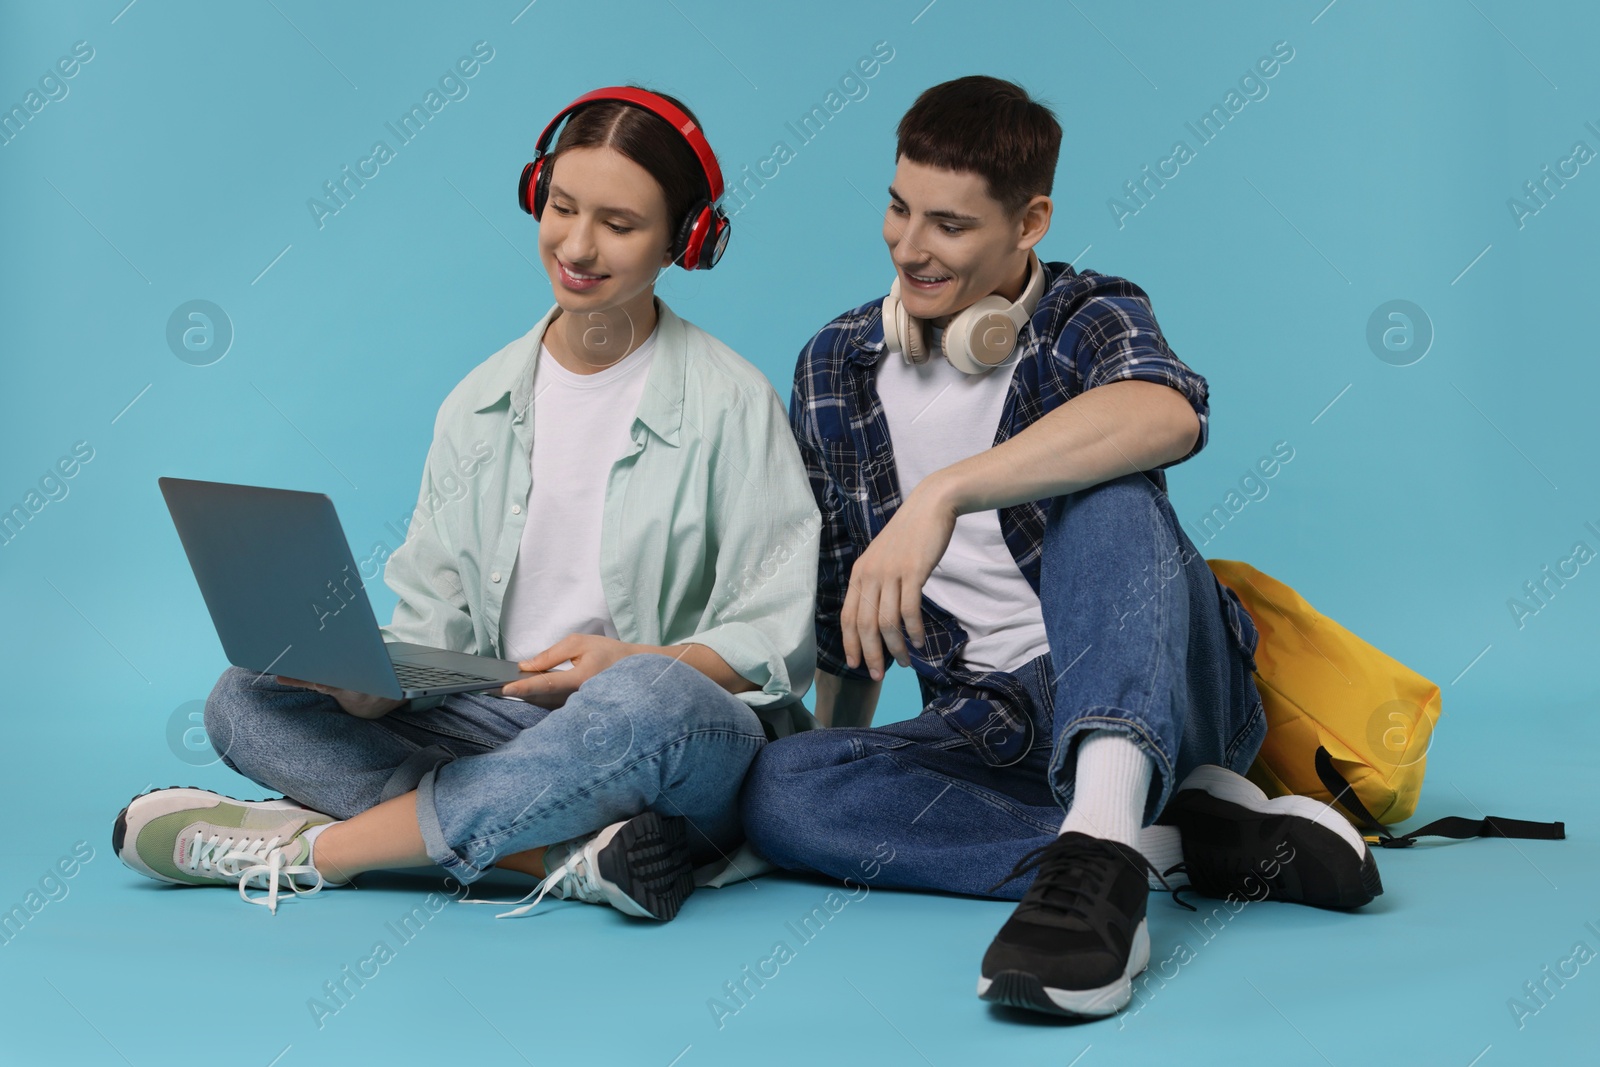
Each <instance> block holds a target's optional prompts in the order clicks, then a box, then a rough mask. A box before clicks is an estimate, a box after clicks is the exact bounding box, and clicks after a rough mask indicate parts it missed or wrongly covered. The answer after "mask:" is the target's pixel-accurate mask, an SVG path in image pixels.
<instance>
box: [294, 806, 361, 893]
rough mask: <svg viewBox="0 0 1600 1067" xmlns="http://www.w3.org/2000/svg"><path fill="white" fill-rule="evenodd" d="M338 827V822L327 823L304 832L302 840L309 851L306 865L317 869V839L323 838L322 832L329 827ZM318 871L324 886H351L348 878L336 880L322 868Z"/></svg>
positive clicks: (318, 868) (301, 835)
mask: <svg viewBox="0 0 1600 1067" xmlns="http://www.w3.org/2000/svg"><path fill="white" fill-rule="evenodd" d="M338 825H339V823H338V822H337V821H336V822H325V823H322V824H321V825H319V826H313V827H312V828H311V829H309V830H306V831H304V832H302V833H301V834H300V838H301V840H303V841H304V842H305V843H306V850H307V851H306V863H307V864H309V865H310V866H312V867H316V866H317V838H319V837H321V836H322V831H324V830H326V829H327V828H328V827H330V826H338ZM317 871H318V873H320V874H321V875H322V884H323V885H328V886H335V885H347V884H349V881H350V879H348V878H336V877H334V876H333V875H332V874H330V873H329V872H327V871H324V870H322V868H320V867H317Z"/></svg>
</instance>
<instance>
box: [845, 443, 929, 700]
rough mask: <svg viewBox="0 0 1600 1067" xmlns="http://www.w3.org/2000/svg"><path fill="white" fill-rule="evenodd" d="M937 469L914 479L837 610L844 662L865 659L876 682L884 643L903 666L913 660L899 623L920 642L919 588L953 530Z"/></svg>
mask: <svg viewBox="0 0 1600 1067" xmlns="http://www.w3.org/2000/svg"><path fill="white" fill-rule="evenodd" d="M940 473H941V472H935V473H934V474H931V475H929V476H928V477H927V478H924V479H923V480H922V481H921V482H919V483H917V486H916V488H915V489H913V490H912V491H911V495H910V496H908V497H907V498H906V499H905V502H904V503H903V504H901V505H900V509H899V510H898V511H896V512H895V513H894V518H892V519H890V520H889V523H888V525H887V526H885V527H884V528H883V530H882V531H881V532H880V533H879V534H878V536H877V537H875V538H873V540H872V544H870V545H868V546H867V550H866V551H865V552H863V553H861V556H860V557H859V558H858V559H857V560H856V562H855V566H853V567H852V568H851V569H850V588H849V590H848V591H847V592H846V593H845V597H844V607H843V609H842V610H841V611H840V612H839V625H840V628H841V629H842V630H843V632H844V656H845V662H846V663H848V664H849V665H850V666H852V667H859V666H861V663H862V660H865V661H866V664H867V670H868V671H869V672H870V673H871V675H872V678H873V680H874V681H879V680H881V679H882V678H883V670H884V667H885V663H884V655H883V653H884V648H885V647H887V648H888V651H889V655H891V656H893V657H894V659H895V662H897V663H899V664H900V665H901V666H902V667H908V666H910V665H911V656H910V654H909V653H908V652H907V651H906V643H905V640H904V639H903V638H902V637H901V635H900V628H901V626H902V625H903V626H904V627H905V632H906V635H907V636H909V637H910V639H911V644H912V645H914V646H916V647H917V648H921V647H922V641H923V638H924V636H925V635H924V632H923V628H922V587H923V585H924V584H926V582H927V581H928V576H929V575H930V574H932V573H933V568H934V567H936V566H938V564H939V560H940V559H942V558H943V557H944V552H945V549H947V548H949V547H950V537H951V535H952V534H954V533H955V529H956V509H955V506H954V504H953V503H951V502H950V500H949V498H948V496H947V494H946V493H945V492H944V484H945V483H944V480H943V479H942V478H940V476H939V475H940Z"/></svg>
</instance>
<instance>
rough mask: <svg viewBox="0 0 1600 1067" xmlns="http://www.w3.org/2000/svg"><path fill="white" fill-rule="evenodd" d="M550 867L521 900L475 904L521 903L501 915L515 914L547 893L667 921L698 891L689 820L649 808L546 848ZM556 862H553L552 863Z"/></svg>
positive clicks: (523, 913)
mask: <svg viewBox="0 0 1600 1067" xmlns="http://www.w3.org/2000/svg"><path fill="white" fill-rule="evenodd" d="M544 862H545V866H546V867H547V868H549V870H550V873H549V874H547V875H546V876H545V877H544V879H543V880H542V881H541V882H540V883H539V884H538V885H537V886H536V887H535V888H534V891H533V892H531V893H529V894H528V896H527V897H523V898H522V900H527V899H528V898H529V897H532V898H533V902H532V903H530V904H523V903H522V901H521V900H517V901H492V900H474V901H468V903H470V904H506V903H511V904H518V905H521V906H520V907H517V908H514V909H512V910H511V911H507V912H502V913H501V914H500V915H498V916H496V918H516V917H519V916H523V915H526V914H528V913H529V912H530V911H532V910H533V909H534V908H536V907H538V906H539V902H540V901H542V900H544V898H545V896H546V895H549V896H553V897H557V898H560V899H562V900H582V901H586V902H587V903H590V904H609V905H611V906H612V907H613V908H616V909H617V910H618V911H620V912H622V913H623V914H624V915H633V916H635V917H637V918H641V919H658V920H660V921H661V922H667V921H668V920H670V919H672V918H673V917H674V916H675V915H677V914H678V909H679V908H681V907H683V902H684V901H685V900H687V899H688V897H689V894H690V893H692V892H694V866H693V864H692V863H691V861H690V855H689V837H688V829H687V824H686V822H685V821H684V818H683V817H682V816H681V815H658V814H656V813H655V812H653V811H647V812H644V813H643V814H640V815H635V816H634V817H633V818H631V819H627V820H625V821H623V822H615V823H612V824H611V825H610V826H607V827H606V828H605V829H603V830H600V831H599V832H597V833H594V834H590V835H588V836H586V837H579V838H574V839H573V840H571V841H567V842H564V843H562V844H559V845H551V846H550V847H549V848H547V849H546V850H545V855H544ZM552 864H553V865H554V866H551V865H552Z"/></svg>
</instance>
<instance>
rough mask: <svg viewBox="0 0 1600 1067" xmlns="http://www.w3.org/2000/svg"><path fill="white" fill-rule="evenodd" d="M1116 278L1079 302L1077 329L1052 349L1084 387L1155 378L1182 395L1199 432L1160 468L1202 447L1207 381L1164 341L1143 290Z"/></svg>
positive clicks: (1207, 412)
mask: <svg viewBox="0 0 1600 1067" xmlns="http://www.w3.org/2000/svg"><path fill="white" fill-rule="evenodd" d="M1115 282H1116V284H1115V285H1107V286H1106V287H1105V290H1104V291H1103V292H1099V293H1094V294H1092V295H1090V296H1089V297H1088V298H1087V299H1086V300H1085V301H1084V303H1083V304H1082V305H1081V306H1080V307H1079V309H1078V310H1077V312H1076V313H1075V314H1074V316H1073V320H1075V321H1076V323H1077V324H1078V328H1077V329H1071V328H1069V329H1066V330H1063V331H1062V333H1061V337H1060V341H1059V342H1058V345H1057V350H1056V354H1057V358H1058V359H1065V360H1068V361H1069V362H1070V363H1071V364H1072V366H1071V367H1070V368H1069V377H1078V378H1079V380H1080V381H1081V383H1082V388H1083V389H1093V388H1095V387H1096V386H1100V385H1106V384H1108V383H1110V382H1120V381H1134V380H1137V381H1147V382H1157V383H1159V384H1161V385H1166V386H1170V387H1171V388H1173V389H1176V390H1177V391H1178V392H1180V393H1182V394H1183V396H1184V399H1186V400H1188V401H1189V406H1190V407H1192V408H1193V409H1194V413H1195V415H1196V416H1198V417H1199V419H1200V432H1199V434H1197V435H1196V436H1195V441H1194V446H1193V447H1192V448H1190V449H1189V451H1188V452H1187V453H1186V454H1184V455H1183V456H1182V457H1181V458H1179V459H1175V460H1172V461H1171V462H1169V463H1163V464H1160V466H1158V467H1156V468H1154V469H1156V470H1160V469H1162V468H1165V467H1171V466H1174V465H1176V464H1178V463H1182V462H1183V461H1184V460H1186V459H1188V458H1189V457H1190V456H1193V455H1194V454H1195V453H1197V452H1199V451H1200V450H1201V449H1202V448H1204V447H1205V444H1206V440H1207V436H1208V434H1209V423H1210V417H1211V406H1210V400H1209V389H1208V387H1207V385H1206V380H1205V379H1204V378H1202V377H1201V376H1200V375H1199V374H1197V373H1195V372H1194V371H1193V370H1191V369H1190V368H1189V367H1188V366H1187V365H1186V364H1184V362H1183V361H1182V360H1180V359H1179V358H1178V357H1177V356H1176V355H1175V354H1174V353H1173V351H1172V349H1171V347H1169V346H1168V344H1167V339H1166V338H1165V337H1164V336H1163V335H1162V333H1161V328H1160V326H1158V325H1157V324H1156V316H1155V312H1154V311H1153V310H1152V309H1151V307H1150V298H1149V297H1148V296H1147V295H1145V292H1144V290H1143V289H1141V288H1139V287H1138V286H1137V285H1134V284H1133V283H1132V282H1129V281H1126V280H1124V279H1120V278H1119V279H1115ZM1070 325H1071V324H1070V323H1069V327H1070Z"/></svg>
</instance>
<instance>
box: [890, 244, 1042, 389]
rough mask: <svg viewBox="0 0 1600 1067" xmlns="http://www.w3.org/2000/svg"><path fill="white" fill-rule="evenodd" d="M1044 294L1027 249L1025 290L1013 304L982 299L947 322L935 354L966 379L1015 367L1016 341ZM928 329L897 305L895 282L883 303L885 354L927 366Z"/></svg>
mask: <svg viewBox="0 0 1600 1067" xmlns="http://www.w3.org/2000/svg"><path fill="white" fill-rule="evenodd" d="M1043 294H1044V268H1043V267H1042V266H1041V265H1040V263H1039V257H1038V255H1036V254H1035V253H1034V252H1033V250H1032V249H1029V251H1028V284H1027V285H1025V286H1023V289H1022V295H1021V296H1020V297H1018V298H1017V300H1016V302H1015V303H1012V302H1011V301H1009V300H1007V299H1006V298H1005V297H1003V296H986V297H984V298H983V299H982V300H979V301H978V302H977V303H975V304H973V305H972V306H971V307H969V308H967V309H965V310H964V311H962V312H961V313H960V314H958V315H957V316H956V317H955V318H953V319H951V320H950V325H948V326H946V327H945V329H944V336H943V337H942V338H940V344H939V349H940V351H941V352H942V353H943V355H944V358H945V359H946V360H948V361H949V363H950V365H951V366H952V367H954V368H956V369H957V370H959V371H963V372H965V373H967V374H987V373H988V372H989V371H992V370H994V369H995V368H997V367H1005V366H1009V365H1010V364H1011V363H1013V362H1015V361H1016V359H1017V356H1018V355H1019V354H1020V350H1019V349H1018V347H1017V339H1018V337H1019V336H1021V334H1022V330H1023V328H1024V327H1026V326H1027V324H1028V320H1029V319H1031V318H1032V317H1033V312H1034V309H1035V308H1037V307H1038V306H1039V298H1040V297H1041V296H1042V295H1043ZM927 331H928V323H927V322H926V321H925V320H923V319H918V318H913V317H912V316H911V315H909V314H908V313H907V312H906V309H905V305H904V304H902V303H900V278H899V275H896V276H895V279H894V284H893V285H891V286H890V287H889V295H888V296H886V297H885V298H884V300H883V340H884V343H885V344H886V345H888V347H889V349H890V351H893V352H899V353H901V354H902V355H904V356H905V360H906V362H907V363H913V364H922V363H926V362H927V360H928V355H929V353H928V341H927V336H928V334H927Z"/></svg>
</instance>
